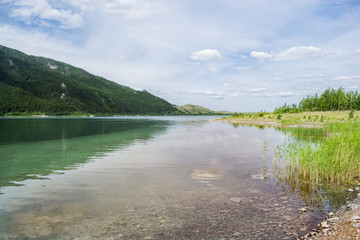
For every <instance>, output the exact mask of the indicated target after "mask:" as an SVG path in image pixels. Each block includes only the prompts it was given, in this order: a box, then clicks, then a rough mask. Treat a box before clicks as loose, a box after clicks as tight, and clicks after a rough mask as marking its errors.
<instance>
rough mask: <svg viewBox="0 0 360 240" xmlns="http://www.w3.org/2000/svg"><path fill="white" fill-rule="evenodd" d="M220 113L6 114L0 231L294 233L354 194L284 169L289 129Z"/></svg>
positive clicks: (13, 234)
mask: <svg viewBox="0 0 360 240" xmlns="http://www.w3.org/2000/svg"><path fill="white" fill-rule="evenodd" d="M214 118H216V117H122V118H44V119H0V156H1V157H0V239H18V238H24V239H25V238H26V239H296V237H299V236H302V235H304V234H306V233H307V232H309V231H311V229H313V228H315V227H316V225H317V224H318V223H319V222H320V221H321V219H322V218H323V216H324V214H325V213H326V212H327V211H331V210H333V209H335V208H337V207H339V206H340V205H341V204H344V203H346V201H347V200H348V199H349V198H351V197H352V196H351V195H349V194H350V193H346V191H344V189H341V188H340V189H339V188H338V187H332V186H328V185H324V186H319V187H318V188H317V189H316V190H314V189H304V187H301V186H294V185H292V181H291V179H290V178H291V176H288V175H286V173H282V174H281V176H280V175H279V173H278V171H275V169H274V163H273V157H274V151H275V150H276V147H277V146H278V145H279V144H282V143H283V142H284V141H287V139H288V138H289V136H288V134H286V133H285V132H283V131H281V130H278V129H275V128H257V127H251V126H233V125H231V124H228V123H221V122H215V121H210V120H212V119H214ZM284 164H285V163H284ZM284 174H285V175H284ZM284 176H285V177H284ZM289 179H290V180H289ZM297 182H298V181H297ZM305 185H306V184H305ZM303 207H305V208H306V209H307V211H306V212H301V211H299V209H300V208H303Z"/></svg>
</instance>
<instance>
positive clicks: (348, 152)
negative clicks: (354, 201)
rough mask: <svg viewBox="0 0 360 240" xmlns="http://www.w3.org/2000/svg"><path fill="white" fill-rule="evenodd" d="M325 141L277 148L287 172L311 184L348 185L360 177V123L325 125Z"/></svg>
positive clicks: (299, 143)
mask: <svg viewBox="0 0 360 240" xmlns="http://www.w3.org/2000/svg"><path fill="white" fill-rule="evenodd" d="M322 134H323V135H324V136H326V137H324V138H322V139H321V140H320V141H317V142H316V143H314V142H313V141H310V140H308V141H296V142H292V143H286V144H284V145H283V146H281V147H279V151H278V156H281V157H282V158H285V159H286V161H287V165H286V168H287V171H289V172H290V173H293V174H295V175H298V176H301V177H302V178H306V179H308V180H309V181H311V182H316V183H318V182H322V181H326V182H332V183H340V184H343V183H350V182H352V181H354V180H357V179H358V178H359V176H360V121H354V120H347V121H340V122H331V123H328V124H326V127H325V128H324V130H323V133H322Z"/></svg>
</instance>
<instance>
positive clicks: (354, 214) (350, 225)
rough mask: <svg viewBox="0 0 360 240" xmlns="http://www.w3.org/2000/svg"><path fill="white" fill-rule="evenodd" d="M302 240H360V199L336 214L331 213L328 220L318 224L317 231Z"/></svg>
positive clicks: (314, 230)
mask: <svg viewBox="0 0 360 240" xmlns="http://www.w3.org/2000/svg"><path fill="white" fill-rule="evenodd" d="M359 196H360V194H359ZM300 239H303V240H314V239H318V240H325V239H334V240H335V239H360V197H358V198H356V199H355V200H354V201H352V202H350V203H348V204H347V205H345V206H343V207H341V208H340V209H339V210H338V211H336V212H335V213H334V212H330V213H329V214H328V217H327V219H326V220H325V221H323V222H321V223H320V224H318V228H317V229H313V230H312V231H311V232H310V233H308V234H307V235H305V236H303V237H301V238H300Z"/></svg>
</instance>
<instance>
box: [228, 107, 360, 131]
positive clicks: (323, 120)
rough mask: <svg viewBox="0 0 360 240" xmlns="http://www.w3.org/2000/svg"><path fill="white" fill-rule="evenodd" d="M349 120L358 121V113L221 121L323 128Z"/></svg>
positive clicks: (244, 116)
mask: <svg viewBox="0 0 360 240" xmlns="http://www.w3.org/2000/svg"><path fill="white" fill-rule="evenodd" d="M349 117H350V118H351V119H360V112H359V111H357V112H353V113H351V112H350V111H329V112H301V113H283V114H274V113H264V112H259V113H238V114H234V115H232V116H230V117H227V118H223V119H222V120H223V121H229V122H231V123H239V124H242V123H244V124H253V125H272V126H274V125H275V126H284V127H286V126H303V127H306V126H309V127H314V126H323V125H325V124H328V123H334V122H346V121H348V120H349Z"/></svg>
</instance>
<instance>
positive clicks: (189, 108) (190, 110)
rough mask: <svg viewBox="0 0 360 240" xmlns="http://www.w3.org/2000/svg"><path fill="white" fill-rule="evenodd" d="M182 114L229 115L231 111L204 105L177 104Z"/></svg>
mask: <svg viewBox="0 0 360 240" xmlns="http://www.w3.org/2000/svg"><path fill="white" fill-rule="evenodd" d="M176 108H177V110H178V111H179V112H180V113H181V114H185V115H228V114H232V113H231V112H226V111H213V110H210V109H207V108H205V107H202V106H198V105H192V104H186V105H184V106H176Z"/></svg>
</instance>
